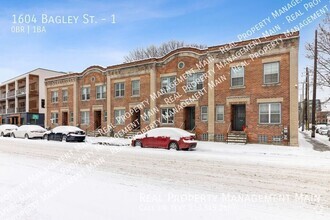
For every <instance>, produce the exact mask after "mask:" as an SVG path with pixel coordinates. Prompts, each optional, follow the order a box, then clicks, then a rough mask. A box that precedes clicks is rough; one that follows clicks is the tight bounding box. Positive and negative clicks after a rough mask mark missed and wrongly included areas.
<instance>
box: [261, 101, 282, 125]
mask: <svg viewBox="0 0 330 220" xmlns="http://www.w3.org/2000/svg"><path fill="white" fill-rule="evenodd" d="M273 105H279V113H274V112H272V106H273ZM261 106H267V113H264V112H263V113H261ZM262 114H264V115H268V121H267V122H261V115H262ZM274 114H278V115H279V122H272V115H274ZM281 122H282V104H281V103H280V102H273V103H260V104H259V124H281Z"/></svg>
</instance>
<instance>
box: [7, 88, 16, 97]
mask: <svg viewBox="0 0 330 220" xmlns="http://www.w3.org/2000/svg"><path fill="white" fill-rule="evenodd" d="M12 97H15V90H12V91H9V92H7V98H12Z"/></svg>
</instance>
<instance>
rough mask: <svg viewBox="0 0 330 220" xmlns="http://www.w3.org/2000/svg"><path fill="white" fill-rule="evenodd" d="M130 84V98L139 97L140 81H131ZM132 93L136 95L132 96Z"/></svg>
mask: <svg viewBox="0 0 330 220" xmlns="http://www.w3.org/2000/svg"><path fill="white" fill-rule="evenodd" d="M131 84H132V96H140V87H141V85H140V80H132V81H131ZM134 85H135V86H136V87H137V88H134ZM134 92H135V93H136V94H134Z"/></svg>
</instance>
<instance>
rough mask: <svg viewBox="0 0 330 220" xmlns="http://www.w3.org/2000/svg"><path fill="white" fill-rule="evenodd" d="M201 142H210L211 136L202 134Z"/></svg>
mask: <svg viewBox="0 0 330 220" xmlns="http://www.w3.org/2000/svg"><path fill="white" fill-rule="evenodd" d="M201 140H202V141H208V140H209V134H208V133H204V134H202V137H201Z"/></svg>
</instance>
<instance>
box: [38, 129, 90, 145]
mask: <svg viewBox="0 0 330 220" xmlns="http://www.w3.org/2000/svg"><path fill="white" fill-rule="evenodd" d="M43 138H44V139H47V140H49V141H50V140H53V141H66V142H68V141H78V142H83V141H85V138H86V134H85V132H84V131H83V130H81V129H80V128H78V127H74V126H58V127H56V128H53V129H52V130H50V131H47V132H46V133H45V134H44V137H43Z"/></svg>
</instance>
